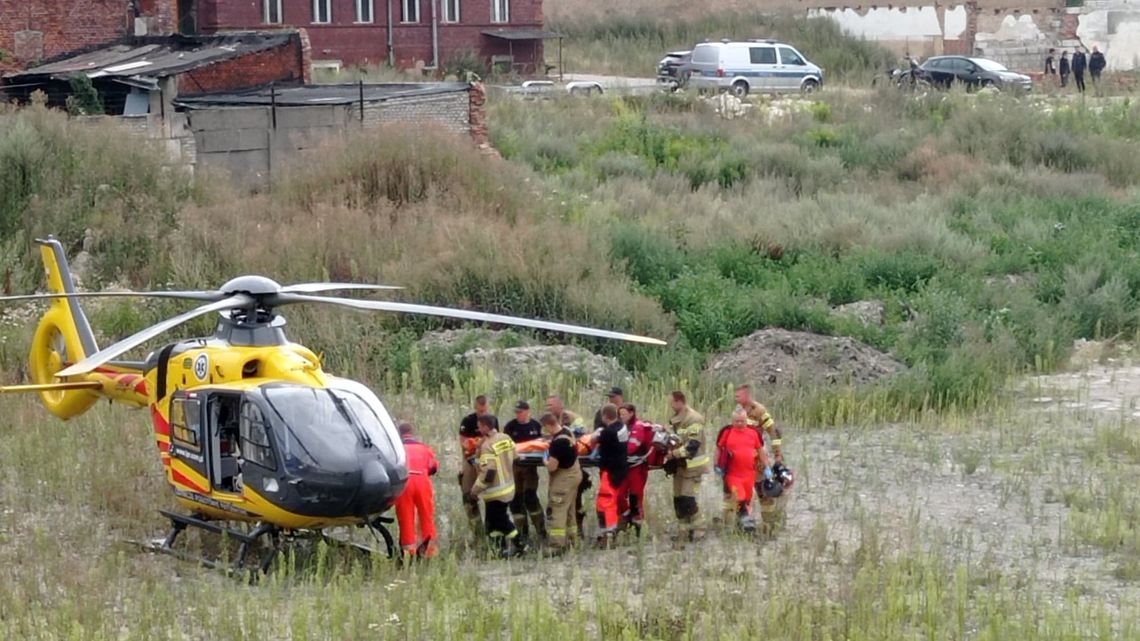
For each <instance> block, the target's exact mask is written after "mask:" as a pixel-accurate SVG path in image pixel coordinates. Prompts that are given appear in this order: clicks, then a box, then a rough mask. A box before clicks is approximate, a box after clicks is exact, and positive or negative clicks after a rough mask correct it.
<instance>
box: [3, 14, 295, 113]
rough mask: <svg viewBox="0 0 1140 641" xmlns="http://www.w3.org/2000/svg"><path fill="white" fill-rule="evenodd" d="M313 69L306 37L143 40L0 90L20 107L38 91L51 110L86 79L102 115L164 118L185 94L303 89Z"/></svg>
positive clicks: (62, 63)
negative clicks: (75, 81)
mask: <svg viewBox="0 0 1140 641" xmlns="http://www.w3.org/2000/svg"><path fill="white" fill-rule="evenodd" d="M310 67H311V62H310V60H309V47H308V40H307V38H306V37H305V33H304V31H292V30H285V29H280V30H277V31H270V32H260V33H229V34H224V35H216V36H181V35H172V36H141V37H128V38H120V39H119V40H117V41H115V42H113V43H110V44H106V45H103V46H99V47H89V48H86V49H83V50H80V51H78V52H75V53H73V54H72V55H69V56H60V57H58V58H56V59H54V60H51V61H47V62H45V63H43V64H40V65H36V66H33V67H32V68H30V69H27V70H26V71H22V72H18V73H13V74H8V75H7V76H5V77H4V79H3V82H2V83H0V90H2V91H3V94H4V95H5V96H6V97H7V98H9V99H14V100H17V101H20V102H27V101H28V100H30V98H31V94H32V92H35V91H42V92H44V93H45V94H46V95H47V97H48V104H49V105H51V106H56V107H63V106H65V105H66V104H67V98H68V97H69V96H70V95H71V94H72V86H71V82H72V79H73V78H75V77H76V76H86V77H87V78H88V80H89V81H90V82H91V85H92V86H93V87H94V89H95V90H96V92H97V93H98V95H99V98H100V100H101V102H102V103H103V106H104V108H105V112H106V113H107V114H111V115H145V114H156V115H161V114H165V113H168V112H170V111H171V108H172V104H173V101H174V100H175V99H176V98H178V97H179V96H183V95H187V94H204V93H211V92H217V91H235V90H239V89H247V88H250V87H261V86H265V85H269V84H271V83H285V84H303V83H307V82H308V81H309V69H310Z"/></svg>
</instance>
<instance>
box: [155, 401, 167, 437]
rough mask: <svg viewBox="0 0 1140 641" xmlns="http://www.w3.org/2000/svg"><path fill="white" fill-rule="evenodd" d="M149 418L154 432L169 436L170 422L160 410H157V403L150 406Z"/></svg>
mask: <svg viewBox="0 0 1140 641" xmlns="http://www.w3.org/2000/svg"><path fill="white" fill-rule="evenodd" d="M150 419H151V421H153V422H154V433H155V434H161V435H162V436H170V423H169V422H168V421H167V420H166V417H164V416H163V415H162V412H159V411H158V405H151V406H150Z"/></svg>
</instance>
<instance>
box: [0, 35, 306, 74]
mask: <svg viewBox="0 0 1140 641" xmlns="http://www.w3.org/2000/svg"><path fill="white" fill-rule="evenodd" d="M291 37H293V34H292V33H291V32H280V33H239V34H227V35H225V36H216V37H187V36H170V37H163V38H134V39H131V40H130V41H124V42H120V43H116V44H111V45H106V46H103V47H100V48H98V49H92V50H89V51H86V52H83V53H79V54H74V55H71V56H67V57H62V58H58V59H56V60H55V61H52V62H48V63H45V64H42V65H40V66H38V67H33V68H31V69H28V70H26V71H23V72H21V73H16V74H12V75H9V76H7V79H9V81H19V80H24V81H26V80H31V79H33V78H45V77H46V78H70V77H72V76H75V75H78V74H86V75H87V76H88V77H90V78H113V79H117V80H122V81H123V82H127V83H129V84H134V85H143V86H156V85H157V82H158V80H160V79H162V78H166V77H169V76H173V75H176V74H179V73H183V72H185V71H190V70H192V69H196V68H198V67H203V66H205V65H209V64H212V63H215V62H219V61H222V60H227V59H230V58H235V57H237V56H241V55H245V54H249V53H255V52H258V51H262V50H265V49H271V48H273V47H278V46H281V45H283V44H286V43H287V42H289V39H290V38H291Z"/></svg>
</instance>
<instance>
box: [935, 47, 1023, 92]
mask: <svg viewBox="0 0 1140 641" xmlns="http://www.w3.org/2000/svg"><path fill="white" fill-rule="evenodd" d="M918 79H919V80H920V81H922V82H926V83H929V84H931V85H933V86H935V87H941V88H948V87H950V86H951V85H954V84H957V83H960V84H962V85H965V86H966V87H967V88H969V89H978V88H981V87H993V88H995V89H998V90H1000V91H1023V92H1024V91H1030V90H1031V89H1032V88H1033V80H1032V79H1031V78H1030V77H1029V76H1026V75H1024V74H1020V73H1016V72H1013V71H1010V70H1009V69H1006V68H1005V66H1003V65H1001V64H1000V63H997V62H994V61H993V60H988V59H986V58H969V57H966V56H935V57H933V58H927V59H926V61H925V62H923V63H922V64H921V65H919V66H918Z"/></svg>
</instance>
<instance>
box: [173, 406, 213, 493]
mask: <svg viewBox="0 0 1140 641" xmlns="http://www.w3.org/2000/svg"><path fill="white" fill-rule="evenodd" d="M169 416H170V456H171V458H174V459H177V460H179V461H181V462H182V463H184V464H185V465H187V466H189V467H190V469H192V470H194V471H195V472H197V473H198V474H200V475H201V476H202V477H203V478H205V477H206V476H207V474H206V462H207V460H206V455H207V451H208V450H207V448H206V447H205V445H206V438H205V434H204V430H203V429H202V423H203V421H202V410H201V398H200V397H199V396H198V395H196V394H188V393H186V392H183V391H178V392H175V393H174V394H173V395H172V397H171V399H170V413H169Z"/></svg>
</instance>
